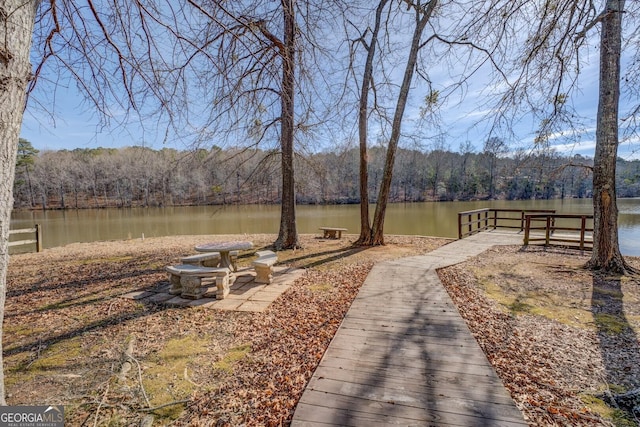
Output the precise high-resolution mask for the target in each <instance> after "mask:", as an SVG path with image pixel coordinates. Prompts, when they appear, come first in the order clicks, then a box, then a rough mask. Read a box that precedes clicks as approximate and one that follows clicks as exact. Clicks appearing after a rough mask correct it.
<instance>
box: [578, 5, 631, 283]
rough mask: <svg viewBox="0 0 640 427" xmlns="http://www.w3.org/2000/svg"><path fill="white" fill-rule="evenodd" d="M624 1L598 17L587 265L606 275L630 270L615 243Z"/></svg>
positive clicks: (606, 6) (607, 9)
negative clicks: (597, 79) (597, 80)
mask: <svg viewBox="0 0 640 427" xmlns="http://www.w3.org/2000/svg"><path fill="white" fill-rule="evenodd" d="M624 5H625V1H624V0H617V1H616V0H608V1H607V2H606V5H605V7H604V10H603V11H602V12H601V14H600V15H599V16H600V17H601V22H602V23H601V26H602V28H601V30H600V86H599V92H598V116H597V129H596V155H595V157H594V159H593V160H594V168H593V212H594V219H593V224H594V229H593V254H592V256H591V260H590V261H589V264H588V265H589V266H590V267H591V268H594V269H598V270H604V271H607V272H616V273H625V272H628V271H633V269H632V268H631V267H630V266H629V265H628V264H627V263H626V262H625V260H624V258H623V257H622V254H621V253H620V245H619V243H618V205H617V202H616V160H617V158H618V144H619V139H618V126H619V125H618V120H619V113H618V109H619V99H620V55H621V52H622V17H623V14H624Z"/></svg>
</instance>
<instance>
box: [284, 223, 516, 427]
mask: <svg viewBox="0 0 640 427" xmlns="http://www.w3.org/2000/svg"><path fill="white" fill-rule="evenodd" d="M504 244H522V235H518V234H513V233H501V232H499V231H495V232H483V233H479V234H476V235H474V236H471V237H469V238H465V239H463V240H457V241H454V242H452V243H450V244H447V245H445V246H443V247H441V248H439V249H437V250H435V251H433V252H431V253H429V254H426V255H422V256H415V257H409V258H403V259H399V260H394V261H389V262H384V263H381V264H378V265H376V266H374V268H373V269H372V271H371V272H370V273H369V275H368V277H367V279H366V281H365V283H364V285H363V287H362V288H361V290H360V292H359V293H358V296H357V297H356V299H355V301H354V302H353V305H352V307H351V308H350V310H349V312H348V313H347V315H346V317H345V319H344V321H343V322H342V324H341V326H340V328H339V330H338V331H337V333H336V335H335V337H334V339H333V341H332V342H331V344H330V346H329V348H328V349H327V351H326V353H325V354H324V357H323V358H322V360H321V361H320V364H319V366H318V368H317V370H316V371H315V373H314V375H313V377H312V379H311V380H310V382H309V384H308V385H307V388H306V390H305V391H304V393H303V395H302V398H301V399H300V402H299V403H298V406H297V408H296V411H295V414H294V417H293V421H292V424H291V425H292V426H297V427H300V426H362V425H367V426H389V425H402V426H409V425H416V426H418V425H419V426H526V425H527V423H526V422H525V420H524V418H523V415H522V413H521V412H520V411H519V410H518V408H517V407H516V405H515V403H514V402H513V400H512V399H511V397H510V396H509V393H508V392H507V390H506V389H505V387H504V385H503V384H502V382H501V381H500V379H499V378H498V376H497V375H496V373H495V371H494V370H493V368H492V367H491V365H490V364H489V362H488V361H487V358H486V357H485V355H484V353H483V352H482V350H481V349H480V347H479V345H478V344H477V342H476V340H475V339H474V338H473V336H472V335H471V333H470V331H469V329H468V328H467V326H466V324H465V322H464V320H463V319H462V317H461V316H460V314H459V313H458V311H457V309H456V307H455V306H454V304H453V302H452V301H451V299H450V298H449V295H448V294H447V292H446V290H445V289H444V287H443V286H442V283H441V282H440V279H439V278H438V275H437V273H436V269H437V268H441V267H445V266H448V265H453V264H457V263H459V262H462V261H464V260H465V259H468V258H470V257H473V256H475V255H477V254H480V253H481V252H483V251H485V250H486V249H488V248H490V247H491V246H494V245H504Z"/></svg>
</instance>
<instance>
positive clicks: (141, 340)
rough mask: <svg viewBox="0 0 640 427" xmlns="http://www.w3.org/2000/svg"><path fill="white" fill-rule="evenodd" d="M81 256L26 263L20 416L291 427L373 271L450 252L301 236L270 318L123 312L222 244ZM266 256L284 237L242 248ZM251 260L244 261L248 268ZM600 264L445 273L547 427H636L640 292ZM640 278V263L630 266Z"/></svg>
mask: <svg viewBox="0 0 640 427" xmlns="http://www.w3.org/2000/svg"><path fill="white" fill-rule="evenodd" d="M238 238H239V236H183V237H167V238H158V239H145V240H128V241H119V242H102V243H93V244H74V245H69V246H67V247H64V248H55V249H48V250H46V251H44V252H42V253H39V254H22V255H15V256H12V258H11V261H10V267H9V274H8V291H7V302H6V313H5V322H4V337H3V345H4V358H5V359H4V362H5V365H4V367H5V374H6V378H5V380H6V384H7V392H8V394H9V396H8V403H9V404H12V405H18V404H28V405H33V404H64V405H65V411H66V424H67V425H69V426H82V425H91V426H94V425H95V426H107V425H110V426H118V425H123V426H124V425H127V426H128V425H136V426H138V425H151V424H153V425H168V424H171V425H203V426H209V425H220V426H226V425H229V426H235V425H247V426H251V425H261V426H262V425H264V426H270V425H274V426H275V425H287V424H288V422H289V420H290V419H291V416H292V414H293V410H294V408H295V404H296V402H297V400H298V399H299V397H300V395H301V393H302V391H303V389H304V387H305V385H306V383H307V381H308V380H309V378H310V377H311V375H312V373H313V371H314V369H315V367H316V366H317V364H318V362H319V360H320V358H321V357H322V354H323V353H324V351H325V349H326V347H327V345H328V344H329V342H330V340H331V338H332V336H333V334H334V333H335V331H336V330H337V328H338V325H339V324H340V322H341V320H342V318H343V316H344V314H345V313H346V311H347V310H348V308H349V306H350V304H351V301H352V300H353V298H354V297H355V295H356V293H357V291H358V289H359V287H360V286H361V285H362V283H363V281H364V279H365V277H366V275H367V274H368V272H369V270H370V268H371V266H372V265H373V264H374V263H376V262H379V261H382V260H386V259H392V258H399V257H404V256H411V255H415V254H420V253H426V252H429V251H431V250H433V249H435V248H436V247H438V246H440V245H442V244H444V243H446V240H444V239H433V238H421V237H408V236H404V237H395V236H394V237H388V238H387V243H388V244H387V245H386V246H384V247H377V248H369V249H362V248H353V247H351V246H350V243H351V241H352V239H353V236H347V238H343V239H341V240H324V239H318V238H316V237H315V236H310V235H309V236H301V241H302V244H303V246H304V249H299V250H296V251H284V252H281V253H279V258H280V259H281V260H282V262H283V263H285V264H289V265H292V266H295V267H300V268H305V269H306V273H305V275H304V276H303V277H302V278H301V279H299V280H298V281H296V282H295V283H294V284H293V285H292V286H291V288H290V289H289V290H288V291H287V292H285V293H284V294H283V295H282V296H281V297H279V298H278V299H277V300H276V301H275V302H274V303H273V304H272V305H271V306H270V307H269V309H268V310H266V311H265V312H262V313H250V312H230V311H217V310H213V309H206V308H170V307H167V306H163V305H155V304H142V303H139V302H136V301H133V300H130V299H126V298H121V297H120V295H124V294H126V293H129V292H131V291H133V290H137V289H145V288H150V287H153V286H156V285H158V284H160V283H165V282H166V281H167V275H166V273H165V272H164V266H166V265H168V264H170V263H175V262H176V261H177V259H178V258H179V257H180V256H183V255H187V254H191V253H193V246H194V245H195V244H198V243H202V242H205V241H208V240H214V239H215V240H219V239H230V240H237V239H238ZM242 239H248V240H252V241H253V242H254V247H255V249H256V250H258V249H260V248H262V247H266V246H268V245H269V244H270V243H271V242H273V241H274V240H275V236H272V235H253V236H242ZM251 258H252V256H251V255H250V253H244V254H241V257H240V265H241V266H242V265H243V264H244V265H248V264H249V262H250V259H251ZM587 259H588V258H587V256H585V255H581V254H580V253H579V252H576V251H566V250H560V249H554V250H543V249H541V248H537V247H531V248H529V249H522V248H520V247H515V246H514V247H499V248H495V249H492V250H490V251H487V252H485V253H484V254H482V255H480V256H478V257H476V258H474V259H472V260H470V261H468V262H465V263H463V264H459V265H456V266H453V267H449V268H447V269H443V270H441V271H440V275H441V279H442V281H443V283H444V284H445V286H446V288H447V290H448V291H449V293H450V295H451V296H452V298H453V299H454V301H455V303H456V304H457V306H458V309H459V311H460V312H461V314H462V315H463V317H464V318H465V319H466V321H467V323H468V325H469V327H470V329H471V330H472V332H473V334H474V335H475V337H476V339H477V340H478V342H479V343H480V345H481V347H482V348H483V349H484V351H485V353H486V354H487V357H488V358H489V360H490V361H491V363H492V364H493V366H494V367H495V369H496V371H497V372H498V374H499V375H500V377H501V378H502V380H503V382H504V383H505V385H506V386H507V388H508V389H509V391H510V392H511V394H512V396H513V398H514V400H515V401H516V403H517V405H518V406H519V408H520V409H521V410H522V411H523V413H524V414H525V416H526V417H527V419H528V420H529V422H530V424H531V425H532V426H541V425H549V426H555V425H560V426H581V425H612V424H613V423H615V424H617V425H636V422H637V420H634V419H632V418H630V417H629V416H628V415H626V414H624V413H622V412H620V411H616V410H615V409H612V408H611V407H609V406H607V405H605V404H604V401H603V400H604V398H605V397H606V396H607V395H611V394H615V393H620V392H622V391H625V390H629V389H632V388H634V387H638V386H640V344H639V342H638V333H639V329H640V286H639V283H638V280H636V279H633V278H631V279H630V278H624V277H623V278H619V277H601V276H593V275H592V274H591V273H590V272H589V271H586V270H584V269H583V268H582V265H584V263H585V262H586V260H587ZM630 262H632V263H633V264H634V265H635V266H636V267H640V259H638V258H630Z"/></svg>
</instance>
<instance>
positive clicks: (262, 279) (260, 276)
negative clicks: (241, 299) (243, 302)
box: [251, 251, 278, 284]
mask: <svg viewBox="0 0 640 427" xmlns="http://www.w3.org/2000/svg"><path fill="white" fill-rule="evenodd" d="M256 255H257V256H258V259H256V260H254V261H253V262H252V263H251V265H252V266H253V268H254V269H255V270H256V278H255V281H256V283H267V284H269V283H271V281H272V279H273V265H274V264H275V263H276V262H277V261H278V255H277V254H276V253H275V252H273V251H258V252H256Z"/></svg>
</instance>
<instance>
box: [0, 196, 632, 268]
mask: <svg viewBox="0 0 640 427" xmlns="http://www.w3.org/2000/svg"><path fill="white" fill-rule="evenodd" d="M484 207H493V208H507V209H555V210H556V211H558V212H560V213H576V214H580V213H587V214H590V213H592V210H593V208H592V202H591V200H590V199H565V200H525V201H506V200H494V201H475V202H435V203H434V202H428V203H408V204H403V203H393V204H390V205H389V207H388V209H387V216H386V219H385V233H387V234H405V235H422V236H437V237H453V238H455V237H457V235H458V230H457V214H458V212H462V211H467V210H472V209H479V208H484ZM619 208H620V212H621V213H620V219H619V221H620V247H621V250H622V252H623V254H626V255H636V256H640V199H621V200H620V201H619ZM296 213H297V227H298V232H299V233H305V234H309V233H310V234H313V233H318V227H322V226H334V227H344V228H347V229H348V230H349V231H348V233H354V234H358V233H359V230H360V207H359V206H358V205H337V206H336V205H331V206H298V207H297V211H296ZM279 219H280V207H279V206H276V205H242V206H190V207H167V208H132V209H94V210H72V211H45V212H43V211H27V212H14V214H13V216H12V221H11V228H13V229H17V228H26V227H31V226H33V224H34V223H40V224H42V226H43V230H44V237H43V240H44V247H53V246H62V245H66V244H68V243H73V242H93V241H103V240H122V239H132V238H140V237H142V235H143V234H144V236H146V237H158V236H170V235H205V234H206V235H210V234H244V233H247V234H254V233H269V234H276V233H277V232H278V227H279V223H280V221H279Z"/></svg>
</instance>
